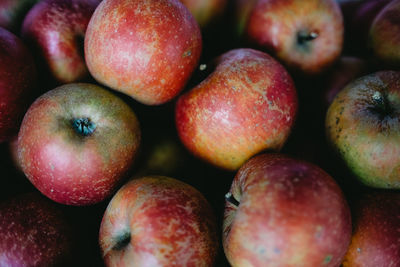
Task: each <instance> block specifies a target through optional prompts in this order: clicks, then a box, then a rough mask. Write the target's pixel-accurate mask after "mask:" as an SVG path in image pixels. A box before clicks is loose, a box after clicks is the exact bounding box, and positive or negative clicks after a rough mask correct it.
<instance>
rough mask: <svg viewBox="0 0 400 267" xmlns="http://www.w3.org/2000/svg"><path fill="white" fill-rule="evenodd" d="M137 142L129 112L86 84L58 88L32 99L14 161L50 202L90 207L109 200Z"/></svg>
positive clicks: (104, 92)
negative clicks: (16, 160)
mask: <svg viewBox="0 0 400 267" xmlns="http://www.w3.org/2000/svg"><path fill="white" fill-rule="evenodd" d="M139 143H140V128H139V122H138V120H137V118H136V116H135V114H134V112H133V110H132V109H131V108H130V107H129V106H128V105H127V104H126V103H125V102H123V101H122V100H121V99H119V98H118V97H117V96H115V95H114V94H112V93H111V92H109V91H107V90H105V89H103V88H101V87H99V86H97V85H91V84H84V83H77V84H73V83H72V84H67V85H63V86H60V87H57V88H55V89H53V90H50V91H49V92H47V93H45V94H43V95H42V96H40V97H39V98H37V99H36V100H35V102H34V103H33V104H32V105H31V107H30V108H29V109H28V111H27V113H26V115H25V117H24V120H23V122H22V124H21V128H20V131H19V134H18V144H17V149H18V162H19V165H20V166H21V168H22V170H23V172H24V173H25V175H26V176H27V177H28V179H29V180H30V181H31V182H32V183H33V185H34V186H36V188H37V189H39V191H41V192H42V193H43V194H44V195H46V196H47V197H49V198H50V199H52V200H54V201H56V202H59V203H62V204H69V205H89V204H94V203H97V202H100V201H103V200H104V199H105V198H106V197H108V196H110V195H111V194H112V193H113V191H114V190H115V188H116V186H118V185H119V184H120V182H121V179H123V178H124V176H125V175H126V173H127V171H128V170H129V169H130V167H131V165H132V163H133V161H134V159H135V157H136V154H137V150H138V147H139Z"/></svg>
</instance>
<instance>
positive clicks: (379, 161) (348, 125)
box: [325, 71, 400, 188]
mask: <svg viewBox="0 0 400 267" xmlns="http://www.w3.org/2000/svg"><path fill="white" fill-rule="evenodd" d="M399 80H400V72H395V71H379V72H375V73H371V74H368V75H365V76H362V77H360V78H358V79H356V80H355V81H353V82H351V83H350V84H348V85H347V86H346V87H345V88H343V89H342V90H341V91H340V92H339V94H338V95H337V96H336V98H335V99H334V100H333V102H332V104H331V105H330V107H329V108H328V111H327V114H326V119H325V127H326V136H327V140H328V142H329V143H330V145H331V146H332V148H333V149H334V150H335V151H336V152H337V153H338V156H339V158H341V159H342V160H343V161H344V162H345V163H346V165H347V166H348V167H349V169H350V170H351V171H352V172H353V174H354V175H355V177H356V178H357V179H358V180H359V181H361V182H362V183H363V184H365V185H367V186H371V187H377V188H400V147H399V146H398V144H399V142H400V134H399V133H400V123H399V120H400V83H399Z"/></svg>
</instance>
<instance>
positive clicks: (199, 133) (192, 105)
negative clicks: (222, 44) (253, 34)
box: [175, 48, 298, 170]
mask: <svg viewBox="0 0 400 267" xmlns="http://www.w3.org/2000/svg"><path fill="white" fill-rule="evenodd" d="M215 66H216V67H215V70H213V71H212V72H211V73H210V75H209V76H208V77H206V79H205V80H203V81H202V82H201V83H199V84H198V85H197V86H195V87H194V88H193V89H191V90H189V91H188V92H186V93H185V94H183V95H181V96H180V97H179V98H178V100H177V102H176V107H175V122H176V127H177V132H178V135H179V137H180V140H181V141H182V143H183V144H184V145H185V147H186V148H187V149H188V150H189V151H190V152H192V153H193V154H194V155H196V156H197V157H199V158H201V159H203V160H205V161H207V162H209V163H211V164H213V165H215V166H218V167H220V168H223V169H227V170H236V169H238V168H239V167H240V166H241V165H242V164H243V163H244V162H245V161H246V160H247V159H249V158H250V157H251V156H253V155H254V154H257V153H259V152H261V151H263V150H267V149H268V150H280V149H281V148H282V147H283V145H284V143H285V141H286V139H287V138H288V136H289V134H290V132H291V129H292V126H293V124H294V121H295V117H296V113H297V106H298V99H297V92H296V89H295V86H294V83H293V80H292V78H291V77H290V75H289V74H288V72H287V71H286V69H285V68H284V67H283V66H282V65H281V64H280V63H278V62H277V61H276V60H275V59H274V58H272V57H271V56H269V55H268V54H266V53H264V52H261V51H257V50H254V49H250V48H238V49H233V50H230V51H228V52H226V53H224V54H222V55H220V56H219V57H218V58H217V59H216V60H215Z"/></svg>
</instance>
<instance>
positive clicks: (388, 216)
mask: <svg viewBox="0 0 400 267" xmlns="http://www.w3.org/2000/svg"><path fill="white" fill-rule="evenodd" d="M354 206H355V207H354V212H353V218H354V219H353V223H354V227H353V228H354V230H353V236H352V239H351V244H350V247H349V249H348V251H347V254H346V256H345V258H344V261H343V266H344V267H350V266H360V267H361V266H362V267H375V266H399V265H400V244H399V240H400V231H399V227H400V194H399V193H398V192H390V191H385V192H384V191H376V192H368V193H365V194H364V195H363V196H362V197H361V199H359V200H358V201H356V204H355V205H354Z"/></svg>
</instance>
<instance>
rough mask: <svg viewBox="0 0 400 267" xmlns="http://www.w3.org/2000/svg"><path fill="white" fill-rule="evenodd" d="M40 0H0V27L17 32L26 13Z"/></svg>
mask: <svg viewBox="0 0 400 267" xmlns="http://www.w3.org/2000/svg"><path fill="white" fill-rule="evenodd" d="M39 1H40V0H2V1H0V27H3V28H5V29H7V30H9V31H10V32H13V33H15V34H19V31H20V27H21V24H22V21H23V20H24V17H25V16H26V13H28V11H29V9H31V8H32V6H33V5H34V4H36V3H37V2H39Z"/></svg>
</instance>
